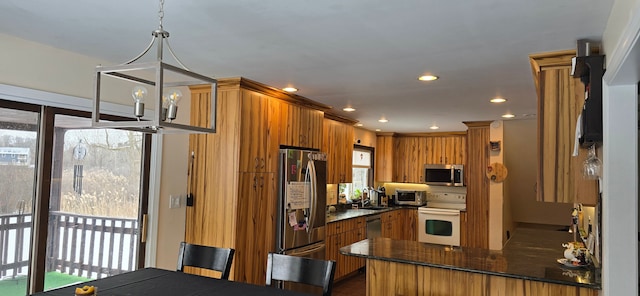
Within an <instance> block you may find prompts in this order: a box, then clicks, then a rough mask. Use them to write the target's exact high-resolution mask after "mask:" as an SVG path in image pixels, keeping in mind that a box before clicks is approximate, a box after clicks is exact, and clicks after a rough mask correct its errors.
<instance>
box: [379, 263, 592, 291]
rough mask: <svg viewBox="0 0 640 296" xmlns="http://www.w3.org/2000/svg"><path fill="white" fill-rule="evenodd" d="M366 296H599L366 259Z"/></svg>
mask: <svg viewBox="0 0 640 296" xmlns="http://www.w3.org/2000/svg"><path fill="white" fill-rule="evenodd" d="M389 275H393V276H389ZM367 295H368V296H378V295H380V296H383V295H477V296H483V295H510V296H547V295H548V296H552V295H553V296H555V295H572V296H596V295H598V290H594V289H589V288H582V287H575V286H567V285H560V284H552V283H545V282H538V281H531V280H525V279H516V278H508V277H502V276H495V275H488V274H481V273H473V272H466V271H458V270H453V269H446V268H436V267H428V266H422V265H413V264H406V263H396V262H389V261H381V260H375V259H367Z"/></svg>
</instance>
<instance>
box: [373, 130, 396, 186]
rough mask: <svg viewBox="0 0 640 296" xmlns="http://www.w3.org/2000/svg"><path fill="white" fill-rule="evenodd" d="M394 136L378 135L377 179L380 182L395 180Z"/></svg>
mask: <svg viewBox="0 0 640 296" xmlns="http://www.w3.org/2000/svg"><path fill="white" fill-rule="evenodd" d="M393 139H394V137H393V136H377V137H376V152H375V153H376V156H375V157H376V158H375V159H376V163H375V174H376V177H375V180H376V181H378V182H391V181H393V180H394V179H393V154H394V153H393V152H394V145H393Z"/></svg>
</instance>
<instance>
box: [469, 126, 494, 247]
mask: <svg viewBox="0 0 640 296" xmlns="http://www.w3.org/2000/svg"><path fill="white" fill-rule="evenodd" d="M465 124H466V125H467V126H468V127H469V129H468V130H467V166H466V168H465V178H466V180H467V182H465V183H466V184H467V217H466V218H467V220H466V230H465V232H466V233H465V234H466V243H467V244H466V246H467V247H474V248H485V249H486V248H489V179H487V177H486V175H485V171H486V168H487V166H488V164H489V147H488V146H489V125H490V124H491V122H490V121H482V122H465Z"/></svg>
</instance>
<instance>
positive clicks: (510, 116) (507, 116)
mask: <svg viewBox="0 0 640 296" xmlns="http://www.w3.org/2000/svg"><path fill="white" fill-rule="evenodd" d="M514 117H516V116H515V115H513V114H511V113H507V114H505V115H502V118H514Z"/></svg>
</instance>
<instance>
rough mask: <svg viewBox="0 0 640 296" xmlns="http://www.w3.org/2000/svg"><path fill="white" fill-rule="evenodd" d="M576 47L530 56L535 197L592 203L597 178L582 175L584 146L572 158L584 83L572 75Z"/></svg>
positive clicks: (545, 199)
mask: <svg viewBox="0 0 640 296" xmlns="http://www.w3.org/2000/svg"><path fill="white" fill-rule="evenodd" d="M575 55H576V53H575V50H566V51H559V52H551V53H543V54H535V55H531V56H530V62H531V67H532V70H533V74H534V82H535V85H536V88H537V89H536V90H537V93H538V118H539V120H538V178H537V199H538V201H546V202H564V203H573V202H581V203H583V204H588V205H595V204H596V200H597V196H598V185H597V181H596V180H586V179H585V178H584V177H582V164H583V162H584V160H585V159H586V158H587V152H588V151H587V149H584V148H581V147H579V149H578V151H579V155H578V156H577V157H573V156H572V153H573V149H574V143H575V130H576V123H577V119H578V116H579V114H580V112H581V111H582V107H583V104H584V91H585V89H584V85H583V84H582V83H581V82H580V79H579V78H573V77H572V76H571V58H572V57H574V56H575Z"/></svg>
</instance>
